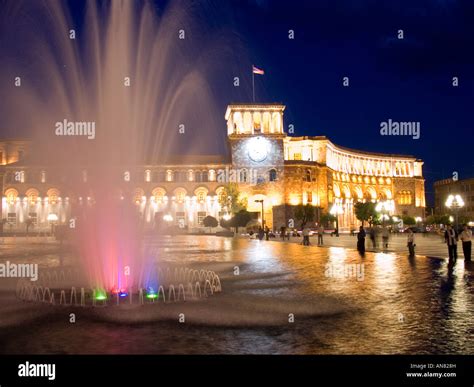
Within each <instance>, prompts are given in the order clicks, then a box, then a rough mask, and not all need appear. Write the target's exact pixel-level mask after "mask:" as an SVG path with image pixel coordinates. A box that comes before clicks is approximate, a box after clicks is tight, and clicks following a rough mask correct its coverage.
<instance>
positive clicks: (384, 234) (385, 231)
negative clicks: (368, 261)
mask: <svg viewBox="0 0 474 387" xmlns="http://www.w3.org/2000/svg"><path fill="white" fill-rule="evenodd" d="M388 237H389V232H388V228H387V227H383V228H382V244H383V249H384V250H385V251H387V249H388Z"/></svg>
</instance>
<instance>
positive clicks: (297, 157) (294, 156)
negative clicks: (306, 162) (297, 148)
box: [293, 153, 302, 160]
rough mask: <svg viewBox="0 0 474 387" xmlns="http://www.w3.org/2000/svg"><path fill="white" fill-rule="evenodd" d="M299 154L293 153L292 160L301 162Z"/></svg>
mask: <svg viewBox="0 0 474 387" xmlns="http://www.w3.org/2000/svg"><path fill="white" fill-rule="evenodd" d="M301 158H302V157H301V153H295V154H293V160H301Z"/></svg>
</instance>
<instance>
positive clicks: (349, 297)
mask: <svg viewBox="0 0 474 387" xmlns="http://www.w3.org/2000/svg"><path fill="white" fill-rule="evenodd" d="M147 244H148V246H149V248H150V249H151V251H153V254H154V256H156V259H157V261H158V262H167V263H178V264H185V265H187V266H193V267H208V268H209V269H212V270H216V271H217V272H218V273H219V274H220V276H221V277H222V282H223V289H224V290H223V293H222V295H216V296H215V298H213V299H209V300H208V301H206V302H205V303H204V304H197V305H195V306H194V307H195V308H197V310H198V311H199V313H200V317H201V320H200V322H199V323H197V322H193V320H192V319H190V320H189V322H187V323H185V324H179V323H178V322H177V321H173V320H170V319H164V320H157V321H150V320H149V319H148V320H147V321H146V322H145V321H144V322H142V323H140V322H138V323H137V322H135V323H133V324H131V323H127V322H123V321H122V320H120V321H119V320H117V321H114V320H111V319H110V318H109V319H102V318H101V316H100V314H101V312H100V311H99V312H95V313H93V314H91V313H89V312H88V311H86V310H81V309H74V312H75V313H76V314H77V322H76V323H75V324H71V323H70V322H69V313H70V312H71V310H70V308H69V307H58V306H56V307H53V306H50V305H34V304H28V303H24V302H22V301H19V300H16V299H15V298H14V297H13V291H12V290H11V289H10V287H11V286H12V280H6V279H0V287H1V288H2V291H1V297H0V352H1V353H190V354H194V353H239V354H240V353H281V354H397V353H403V354H472V353H473V352H474V342H473V341H472V340H471V339H470V338H471V337H472V334H473V332H474V319H473V317H474V297H473V295H474V288H473V279H474V267H473V266H469V265H465V263H464V261H463V260H461V259H460V260H458V262H457V264H456V265H455V266H454V267H453V268H448V265H447V261H445V260H440V259H435V258H428V257H425V256H416V257H415V258H413V259H410V258H408V257H407V256H406V254H397V253H387V254H385V253H371V252H367V253H366V254H365V256H364V257H361V256H360V255H359V254H358V253H357V252H356V251H354V250H350V249H345V248H341V247H324V248H318V247H313V246H311V247H305V246H301V245H298V244H291V243H290V244H288V243H275V242H265V241H257V240H244V239H230V238H219V237H213V236H178V237H174V238H169V237H165V238H163V239H157V240H148V241H147ZM54 249H55V245H54V244H53V243H49V244H47V245H45V244H41V243H39V242H38V243H34V244H30V245H28V244H25V243H22V244H21V248H20V247H19V246H15V244H10V245H2V246H1V247H0V254H1V256H2V258H1V259H0V261H4V260H6V258H5V257H8V259H9V260H11V261H15V252H16V251H17V250H18V251H19V252H21V253H20V254H18V255H17V257H18V258H17V259H18V260H19V261H21V262H24V261H28V262H35V263H39V264H40V268H41V267H55V266H58V265H60V264H61V263H62V264H65V263H66V264H67V263H68V262H69V261H70V260H73V257H70V256H69V255H68V254H62V255H63V256H62V258H61V259H59V257H58V255H60V254H59V253H58V251H55V250H54ZM42 251H43V252H44V254H42V253H41V252H42ZM2 285H3V286H2ZM158 307H159V306H158ZM174 308H177V309H176V311H178V310H179V308H180V306H179V305H177V306H174ZM186 308H188V306H185V305H183V310H184V311H185V310H186ZM194 312H195V311H193V313H194ZM25 313H26V314H28V313H30V314H33V315H34V316H36V317H35V318H28V319H25V318H23V316H24V315H25ZM120 313H122V314H126V313H133V312H131V311H127V310H123V311H122V310H121V311H120ZM190 313H191V310H190ZM7 314H9V316H8V318H7ZM15 314H18V321H17V322H15V320H14V318H15ZM239 315H240V317H241V318H239ZM216 316H217V317H219V318H217V317H216ZM262 316H264V317H265V318H263V317H262ZM30 317H31V316H30ZM207 317H208V318H207ZM244 317H246V318H244ZM260 317H262V318H260ZM253 318H254V319H255V320H256V321H255V324H252V319H253ZM12 319H13V321H14V322H13V323H12V322H11V321H12ZM257 319H258V323H257ZM2 320H3V321H2ZM7 320H8V323H7V322H6V321H7ZM196 321H197V320H196Z"/></svg>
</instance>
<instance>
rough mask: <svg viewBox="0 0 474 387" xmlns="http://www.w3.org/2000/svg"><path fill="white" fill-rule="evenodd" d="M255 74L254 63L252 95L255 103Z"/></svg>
mask: <svg viewBox="0 0 474 387" xmlns="http://www.w3.org/2000/svg"><path fill="white" fill-rule="evenodd" d="M254 78H255V74H254V72H253V65H252V96H253V103H255V81H254Z"/></svg>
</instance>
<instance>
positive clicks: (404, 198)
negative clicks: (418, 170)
mask: <svg viewBox="0 0 474 387" xmlns="http://www.w3.org/2000/svg"><path fill="white" fill-rule="evenodd" d="M411 202H412V195H411V192H410V191H400V192H399V193H398V204H400V205H402V206H407V205H410V204H411Z"/></svg>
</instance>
